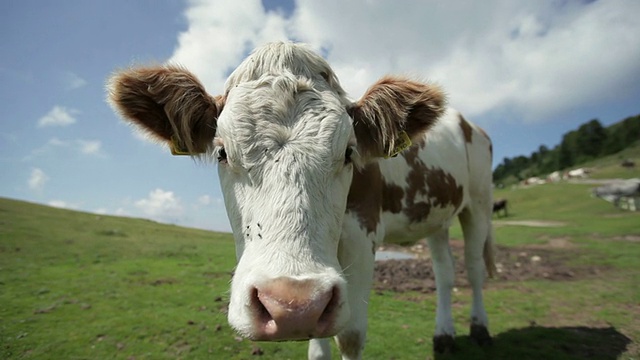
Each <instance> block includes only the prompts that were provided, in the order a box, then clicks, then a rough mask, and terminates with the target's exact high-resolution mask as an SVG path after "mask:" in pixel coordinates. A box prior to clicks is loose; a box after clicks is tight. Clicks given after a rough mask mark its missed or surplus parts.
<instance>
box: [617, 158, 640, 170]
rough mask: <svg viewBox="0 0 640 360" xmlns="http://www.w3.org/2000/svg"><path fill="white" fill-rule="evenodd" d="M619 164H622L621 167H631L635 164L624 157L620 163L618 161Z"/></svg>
mask: <svg viewBox="0 0 640 360" xmlns="http://www.w3.org/2000/svg"><path fill="white" fill-rule="evenodd" d="M620 166H622V167H623V168H627V169H632V168H634V167H635V166H636V163H635V162H633V160H631V159H624V160H622V163H620Z"/></svg>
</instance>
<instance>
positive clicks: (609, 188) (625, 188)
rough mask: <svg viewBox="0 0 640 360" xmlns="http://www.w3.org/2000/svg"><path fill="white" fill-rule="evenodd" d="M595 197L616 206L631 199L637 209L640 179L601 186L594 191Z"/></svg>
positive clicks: (639, 195)
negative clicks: (636, 202) (626, 199)
mask: <svg viewBox="0 0 640 360" xmlns="http://www.w3.org/2000/svg"><path fill="white" fill-rule="evenodd" d="M593 195H595V196H597V197H599V198H601V199H604V200H606V201H609V202H612V203H613V204H614V205H615V206H620V200H622V199H624V198H630V199H632V201H633V204H634V206H633V207H634V208H635V200H634V198H637V197H640V179H628V180H622V181H616V182H612V183H609V184H606V185H602V186H599V187H597V188H595V189H593Z"/></svg>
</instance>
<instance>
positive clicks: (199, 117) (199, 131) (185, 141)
mask: <svg viewBox="0 0 640 360" xmlns="http://www.w3.org/2000/svg"><path fill="white" fill-rule="evenodd" d="M108 92H109V95H108V96H109V102H110V103H111V105H112V106H113V107H114V109H115V110H116V111H117V112H119V113H120V115H121V116H122V117H123V118H124V119H125V120H127V121H130V122H132V123H133V124H135V125H137V126H139V127H140V128H142V129H143V130H145V131H146V132H148V133H149V134H151V135H152V136H153V137H155V138H157V139H159V140H162V141H165V142H168V143H170V144H171V146H172V151H174V150H177V151H176V152H177V153H186V154H190V155H197V154H202V153H205V152H207V150H208V149H209V148H210V147H211V146H213V138H214V136H215V133H216V121H217V119H218V115H219V114H220V111H222V107H223V106H224V98H223V97H221V96H217V97H215V98H214V97H211V96H210V95H209V94H208V93H207V92H206V90H205V89H204V86H202V84H201V83H200V82H199V81H198V79H197V78H196V77H195V76H194V75H193V74H191V73H190V72H189V71H187V70H185V69H183V68H181V67H178V66H172V65H167V66H156V67H140V68H132V69H128V70H124V71H121V72H118V73H116V74H115V75H113V76H112V77H111V79H109V83H108Z"/></svg>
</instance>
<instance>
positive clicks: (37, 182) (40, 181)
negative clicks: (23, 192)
mask: <svg viewBox="0 0 640 360" xmlns="http://www.w3.org/2000/svg"><path fill="white" fill-rule="evenodd" d="M48 181H49V176H47V174H45V172H44V171H42V169H39V168H33V169H32V170H31V175H30V176H29V180H27V184H28V185H29V189H31V190H34V191H42V190H43V189H44V185H45V184H46V183H47V182H48Z"/></svg>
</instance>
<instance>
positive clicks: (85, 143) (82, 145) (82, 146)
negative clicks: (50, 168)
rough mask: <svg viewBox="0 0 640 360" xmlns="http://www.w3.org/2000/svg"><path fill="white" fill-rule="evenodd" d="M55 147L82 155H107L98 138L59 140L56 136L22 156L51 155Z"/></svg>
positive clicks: (26, 158) (28, 157) (102, 156)
mask: <svg viewBox="0 0 640 360" xmlns="http://www.w3.org/2000/svg"><path fill="white" fill-rule="evenodd" d="M57 149H65V151H67V152H69V151H71V152H74V153H81V154H84V155H89V156H95V157H101V158H104V157H107V155H106V154H105V152H104V151H103V150H102V142H101V141H100V140H83V139H77V140H73V141H71V140H61V139H59V138H57V137H54V138H51V139H49V141H47V143H46V144H44V145H43V146H41V147H39V148H36V149H34V150H32V151H31V154H29V155H28V156H26V157H25V158H24V160H25V161H29V160H33V159H34V158H36V157H38V156H43V155H51V154H54V151H56V150H57Z"/></svg>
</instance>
